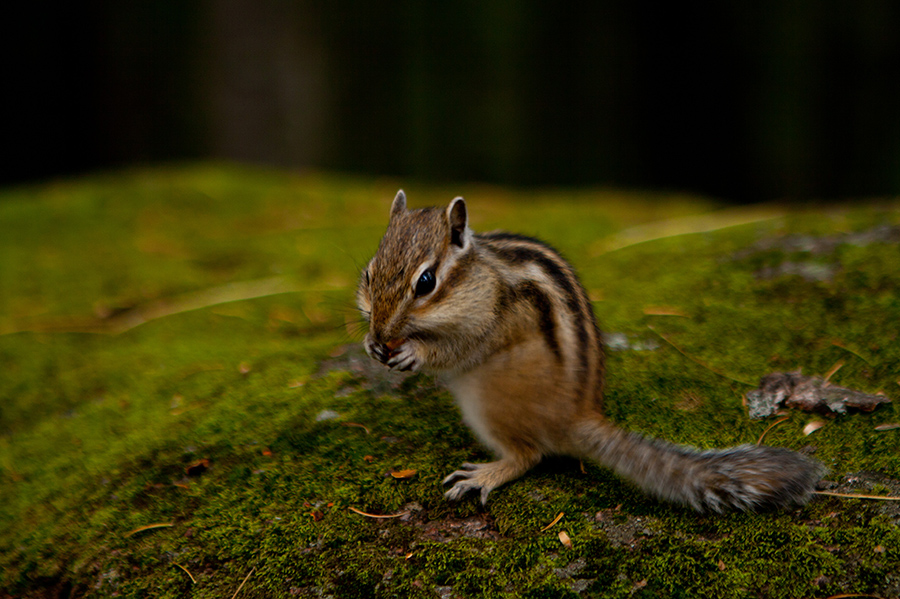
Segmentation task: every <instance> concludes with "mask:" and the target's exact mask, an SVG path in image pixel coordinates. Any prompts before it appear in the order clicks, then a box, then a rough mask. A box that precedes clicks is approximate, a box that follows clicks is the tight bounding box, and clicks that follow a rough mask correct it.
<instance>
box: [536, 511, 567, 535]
mask: <svg viewBox="0 0 900 599" xmlns="http://www.w3.org/2000/svg"><path fill="white" fill-rule="evenodd" d="M565 515H566V513H565V512H560V513H559V514H557V516H556V518H554V519H553V522H551V523H550V524H548V525H547V526H545V527H544V528H542V529H541V532H544V531H545V530H550V529H551V528H553V526H554V525H556V523H557V522H559V521H560V520H562V518H563V516H565Z"/></svg>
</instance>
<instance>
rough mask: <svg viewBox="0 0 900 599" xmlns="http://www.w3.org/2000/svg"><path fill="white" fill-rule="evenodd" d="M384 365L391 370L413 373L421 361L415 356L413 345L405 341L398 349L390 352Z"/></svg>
mask: <svg viewBox="0 0 900 599" xmlns="http://www.w3.org/2000/svg"><path fill="white" fill-rule="evenodd" d="M385 364H387V365H388V367H389V368H390V369H391V370H411V371H413V372H415V371H416V370H418V369H419V367H420V366H421V365H422V361H421V360H420V359H419V358H418V356H417V355H416V346H415V344H414V343H412V342H410V341H405V342H403V344H402V345H400V347H398V348H397V349H395V350H393V351H392V352H391V354H390V357H389V358H388V360H387V362H385Z"/></svg>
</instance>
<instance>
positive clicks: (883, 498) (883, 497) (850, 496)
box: [813, 491, 900, 501]
mask: <svg viewBox="0 0 900 599" xmlns="http://www.w3.org/2000/svg"><path fill="white" fill-rule="evenodd" d="M813 492H814V493H815V494H816V495H830V496H831V497H847V498H848V499H880V500H881V501H900V497H891V496H889V495H861V494H858V493H833V492H831V491H813Z"/></svg>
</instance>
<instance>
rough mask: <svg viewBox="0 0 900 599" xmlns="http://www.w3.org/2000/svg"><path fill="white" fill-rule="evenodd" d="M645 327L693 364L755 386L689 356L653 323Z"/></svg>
mask: <svg viewBox="0 0 900 599" xmlns="http://www.w3.org/2000/svg"><path fill="white" fill-rule="evenodd" d="M647 328H649V329H650V330H651V331H653V332H654V333H656V334H657V335H659V337H660V338H661V339H662V340H663V341H665V342H666V343H668V344H669V345H671V346H672V347H673V348H675V351H677V352H678V353H679V354H681V355H682V356H684V357H685V358H687V359H688V360H690V361H691V362H694V363H695V364H699V365H700V366H702V367H703V368H705V369H707V370H709V371H710V372H712V373H714V374H717V375H719V376H721V377H723V378H726V379H728V380H730V381H734V382H735V383H741V384H742V385H747V386H748V387H755V386H756V384H755V383H748V382H747V381H742V380H741V379H738V378H735V377H733V376H731V375H730V374H725V373H724V372H722V371H720V370H717V369H715V368H713V367H712V366H710V365H709V364H704V363H703V362H701V361H700V360H698V359H697V358H695V357H693V356H691V355H690V354H688V353H687V352H685V351H684V350H682V349H681V348H680V347H678V346H677V345H675V344H674V343H672V342H671V341H670V340H669V338H668V337H666V336H665V335H663V334H662V333H660V332H659V331H657V330H656V329H655V328H653V325H650V324H648V325H647Z"/></svg>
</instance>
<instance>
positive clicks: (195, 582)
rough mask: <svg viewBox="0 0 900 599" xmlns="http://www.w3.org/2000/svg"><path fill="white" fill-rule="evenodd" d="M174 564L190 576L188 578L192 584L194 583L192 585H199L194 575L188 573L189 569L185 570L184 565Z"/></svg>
mask: <svg viewBox="0 0 900 599" xmlns="http://www.w3.org/2000/svg"><path fill="white" fill-rule="evenodd" d="M172 563H173V564H175V565H176V566H178V567H179V568H181V569H182V570H184V573H185V574H187V575H188V577H189V578H190V579H191V582H192V583H194V584H197V581H196V580H194V575H193V574H191V573H190V572H188V569H187V568H185V567H184V566H182V565H181V564H179V563H178V562H172Z"/></svg>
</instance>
